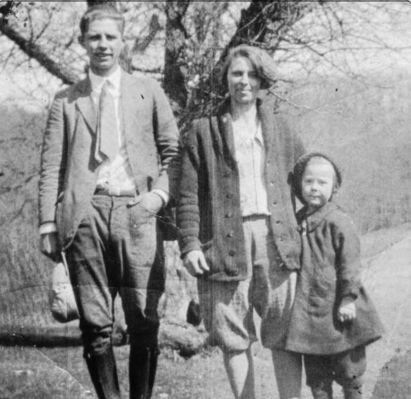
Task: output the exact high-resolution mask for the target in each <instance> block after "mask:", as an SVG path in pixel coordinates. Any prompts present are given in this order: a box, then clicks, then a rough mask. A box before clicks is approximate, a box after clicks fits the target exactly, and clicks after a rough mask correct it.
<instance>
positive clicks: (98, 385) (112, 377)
mask: <svg viewBox="0 0 411 399" xmlns="http://www.w3.org/2000/svg"><path fill="white" fill-rule="evenodd" d="M84 358H85V359H86V363H87V367H88V371H89V373H90V377H91V381H92V382H93V385H94V388H95V390H96V393H97V396H98V398H99V399H120V387H119V384H118V377H117V368H116V360H115V358H114V352H113V348H112V347H110V348H109V349H107V351H105V352H103V353H101V354H93V355H91V354H88V353H86V354H85V355H84Z"/></svg>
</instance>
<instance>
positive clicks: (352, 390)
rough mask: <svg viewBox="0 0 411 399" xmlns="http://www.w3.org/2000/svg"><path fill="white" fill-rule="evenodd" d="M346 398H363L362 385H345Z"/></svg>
mask: <svg viewBox="0 0 411 399" xmlns="http://www.w3.org/2000/svg"><path fill="white" fill-rule="evenodd" d="M343 390H344V399H362V386H358V387H343Z"/></svg>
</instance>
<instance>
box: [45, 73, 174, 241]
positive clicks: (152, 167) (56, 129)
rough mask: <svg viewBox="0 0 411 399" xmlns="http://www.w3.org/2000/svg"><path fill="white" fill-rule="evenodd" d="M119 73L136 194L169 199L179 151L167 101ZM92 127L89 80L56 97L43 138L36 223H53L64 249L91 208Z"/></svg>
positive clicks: (153, 86)
mask: <svg viewBox="0 0 411 399" xmlns="http://www.w3.org/2000/svg"><path fill="white" fill-rule="evenodd" d="M121 72H122V76H121V84H120V100H119V101H120V103H119V109H120V119H121V123H120V124H121V126H122V129H123V132H124V137H125V143H126V150H127V154H128V158H129V161H130V166H131V170H132V173H133V177H134V181H135V185H136V187H137V192H138V193H144V192H147V191H149V190H151V189H154V188H159V189H162V190H164V191H166V192H169V193H170V194H171V196H173V195H174V194H175V192H174V189H173V187H174V186H175V184H174V183H175V180H176V178H177V176H176V173H177V171H176V169H177V166H176V165H177V164H178V162H177V163H176V164H175V165H174V161H175V159H177V158H178V148H179V146H178V129H177V125H176V122H175V119H174V116H173V113H172V110H171V108H170V105H169V103H168V100H167V98H166V96H165V94H164V92H163V91H162V89H161V88H160V87H159V85H158V84H157V83H156V82H154V81H153V80H151V79H148V78H136V77H133V76H131V75H130V74H128V73H126V72H125V71H121ZM96 127H97V115H96V110H95V107H94V104H93V101H92V99H91V84H90V80H89V78H86V79H84V80H82V81H80V82H79V83H77V84H75V85H73V86H71V87H69V88H67V89H65V90H63V91H61V92H60V93H58V94H57V95H56V97H55V99H54V102H53V104H52V107H51V110H50V113H49V118H48V122H47V126H46V130H45V134H44V139H43V148H42V162H41V172H40V182H39V219H40V224H43V223H46V222H55V223H57V230H58V235H59V241H60V244H61V246H62V249H65V248H67V247H68V246H69V245H70V243H71V241H72V239H73V237H74V235H75V233H76V230H77V227H78V225H79V223H80V221H81V220H82V218H83V217H84V214H85V213H86V212H87V210H88V209H89V207H90V206H91V198H92V196H93V193H94V190H95V187H96V181H97V175H98V167H99V162H97V161H96V160H95V157H94V153H95V145H96ZM171 164H173V167H171V166H170V168H169V165H171Z"/></svg>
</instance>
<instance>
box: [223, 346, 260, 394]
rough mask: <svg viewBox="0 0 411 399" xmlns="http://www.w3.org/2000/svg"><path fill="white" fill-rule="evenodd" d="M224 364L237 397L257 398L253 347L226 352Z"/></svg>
mask: <svg viewBox="0 0 411 399" xmlns="http://www.w3.org/2000/svg"><path fill="white" fill-rule="evenodd" d="M224 366H225V369H226V372H227V375H228V380H229V381H230V385H231V389H232V391H233V394H234V397H235V398H236V399H255V382H254V363H253V355H252V353H251V348H248V349H247V350H246V351H244V352H232V353H224Z"/></svg>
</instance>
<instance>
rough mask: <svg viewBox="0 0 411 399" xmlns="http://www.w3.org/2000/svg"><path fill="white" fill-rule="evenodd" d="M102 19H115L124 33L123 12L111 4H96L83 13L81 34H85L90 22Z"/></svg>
mask: <svg viewBox="0 0 411 399" xmlns="http://www.w3.org/2000/svg"><path fill="white" fill-rule="evenodd" d="M100 19H112V20H113V21H115V22H117V24H118V27H119V30H120V32H121V34H122V35H123V33H124V26H125V20H124V16H123V14H122V13H121V12H119V11H117V9H116V8H115V7H114V6H112V5H110V4H97V5H95V6H91V7H89V8H88V9H87V11H86V12H85V13H84V14H83V16H82V17H81V20H80V32H81V36H84V35H85V34H86V33H87V31H88V28H89V26H90V23H91V22H93V21H96V20H100Z"/></svg>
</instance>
